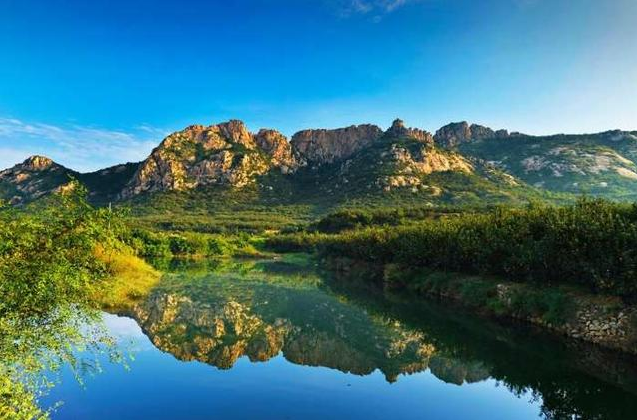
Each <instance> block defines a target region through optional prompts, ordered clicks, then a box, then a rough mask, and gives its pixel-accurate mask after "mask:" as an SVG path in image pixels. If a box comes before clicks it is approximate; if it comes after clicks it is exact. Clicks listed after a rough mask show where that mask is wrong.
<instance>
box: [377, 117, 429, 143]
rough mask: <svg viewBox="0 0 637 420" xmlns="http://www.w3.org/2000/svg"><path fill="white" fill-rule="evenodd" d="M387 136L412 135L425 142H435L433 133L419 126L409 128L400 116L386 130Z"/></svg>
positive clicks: (413, 137)
mask: <svg viewBox="0 0 637 420" xmlns="http://www.w3.org/2000/svg"><path fill="white" fill-rule="evenodd" d="M385 136H388V137H410V138H412V139H415V140H418V141H420V142H423V143H433V137H432V135H431V133H429V132H427V131H425V130H420V129H418V128H407V127H405V123H404V122H403V120H401V119H400V118H396V119H395V120H394V122H393V123H392V125H391V127H389V128H388V129H387V131H385Z"/></svg>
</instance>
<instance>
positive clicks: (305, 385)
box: [47, 258, 637, 419]
mask: <svg viewBox="0 0 637 420" xmlns="http://www.w3.org/2000/svg"><path fill="white" fill-rule="evenodd" d="M125 312H126V313H122V314H119V315H113V314H105V315H104V317H105V322H106V324H107V326H108V328H109V330H110V332H111V333H112V334H113V335H114V336H115V337H117V342H118V346H119V348H120V350H121V351H122V352H123V353H125V354H126V355H128V356H129V361H128V363H127V366H122V365H119V364H110V363H108V361H106V360H104V361H103V364H102V366H103V369H102V372H101V373H99V374H97V375H94V376H91V377H87V378H84V381H83V385H80V384H79V383H78V381H77V380H75V378H74V377H73V375H72V373H71V372H70V371H63V372H62V375H61V383H60V384H59V385H58V386H57V387H55V388H54V389H53V390H52V393H51V394H50V395H49V397H48V398H47V402H48V403H49V404H51V403H53V402H55V401H63V405H62V406H61V407H60V408H59V409H58V410H57V411H56V412H55V413H54V415H53V418H54V419H84V418H86V419H139V418H152V419H212V418H215V419H231V418H232V419H255V418H258V419H325V418H334V419H353V418H365V419H388V418H392V419H420V418H427V419H459V418H475V419H527V418H528V419H532V418H572V417H581V418H623V419H626V418H635V417H633V416H635V415H637V411H636V410H637V367H636V365H635V363H634V360H627V359H625V358H624V357H620V356H618V355H615V354H612V353H608V352H604V351H601V350H599V349H596V348H593V347H589V346H583V345H581V344H577V343H573V342H565V341H562V340H556V339H554V338H552V337H548V336H545V335H543V334H541V333H538V332H536V331H533V330H530V329H525V328H521V327H519V326H507V325H502V324H497V323H493V322H490V321H486V320H484V319H478V318H477V317H475V316H474V315H472V314H471V313H467V312H463V311H461V310H459V309H457V308H453V307H449V305H445V304H441V303H436V302H430V301H423V300H422V299H420V300H412V299H410V298H408V297H405V296H401V295H395V294H394V295H389V294H386V293H383V292H382V291H379V290H375V289H374V288H372V287H370V286H369V285H368V284H366V283H363V282H360V281H355V280H352V279H346V278H339V279H335V278H333V277H332V276H331V275H328V274H325V273H321V272H319V271H318V270H317V269H316V267H315V266H314V264H313V263H311V262H308V261H307V260H305V259H303V258H298V259H295V258H290V259H289V260H286V261H249V262H246V261H231V262H223V263H218V262H217V263H212V262H211V263H207V264H201V263H199V264H185V265H181V266H179V267H176V268H173V270H172V273H170V274H167V275H166V276H165V277H164V278H163V279H162V281H161V282H160V284H159V285H158V286H156V287H155V288H154V289H153V290H151V292H150V293H149V295H148V296H146V297H144V298H143V299H142V300H141V301H140V302H139V303H138V304H136V305H135V306H134V307H132V308H130V309H128V310H126V311H125Z"/></svg>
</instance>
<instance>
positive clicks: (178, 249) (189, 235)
mask: <svg viewBox="0 0 637 420" xmlns="http://www.w3.org/2000/svg"><path fill="white" fill-rule="evenodd" d="M122 241H123V242H124V243H126V244H128V245H129V246H130V247H131V248H132V249H133V250H134V251H135V252H136V254H137V255H139V256H140V257H143V258H153V259H156V258H171V257H192V256H199V257H229V256H258V255H261V253H260V252H259V251H257V249H256V248H255V246H254V245H255V243H256V242H257V241H258V240H257V239H256V238H254V237H251V236H250V235H248V234H247V233H237V234H234V235H228V234H226V235H223V234H208V233H199V232H179V233H177V232H163V231H153V230H148V229H143V228H133V229H130V230H128V231H125V232H124V233H123V235H122Z"/></svg>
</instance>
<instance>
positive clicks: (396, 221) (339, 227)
mask: <svg viewBox="0 0 637 420" xmlns="http://www.w3.org/2000/svg"><path fill="white" fill-rule="evenodd" d="M482 210H484V209H482ZM458 211H459V210H458V209H456V208H453V207H437V208H436V209H433V208H432V207H412V208H380V209H374V210H363V209H347V210H340V211H337V212H335V213H331V214H328V215H327V216H325V217H323V218H322V219H320V220H319V221H318V222H316V223H313V224H312V225H311V226H310V230H316V231H319V232H322V233H338V232H342V231H345V230H351V229H360V228H363V227H370V226H383V225H385V226H397V225H402V224H410V223H413V222H415V221H418V220H430V219H434V218H437V217H440V216H441V215H445V214H453V213H457V212H458ZM462 211H463V212H471V211H473V209H471V208H463V209H462Z"/></svg>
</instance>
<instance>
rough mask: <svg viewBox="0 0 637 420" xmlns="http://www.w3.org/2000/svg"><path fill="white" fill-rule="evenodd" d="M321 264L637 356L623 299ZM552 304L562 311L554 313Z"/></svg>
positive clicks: (635, 311) (632, 320)
mask: <svg viewBox="0 0 637 420" xmlns="http://www.w3.org/2000/svg"><path fill="white" fill-rule="evenodd" d="M322 265H324V267H325V268H327V269H328V270H329V271H330V272H332V273H333V274H335V275H336V277H337V279H339V280H344V279H346V278H348V277H351V276H355V277H361V276H364V277H365V281H368V282H369V281H372V282H374V283H376V284H377V285H379V286H381V287H382V288H384V289H386V290H396V291H402V292H407V293H414V294H415V295H416V296H422V297H425V298H436V299H439V300H440V301H452V302H453V303H454V304H458V305H460V306H462V307H466V308H469V309H471V310H473V311H474V312H475V313H476V314H478V315H480V316H488V317H495V318H500V319H508V320H513V321H516V322H521V323H526V324H531V325H533V326H535V327H539V328H541V329H543V330H546V331H548V332H551V333H553V334H555V335H560V336H563V337H567V338H569V339H573V340H577V341H582V342H586V343H590V344H595V345H598V346H601V347H604V348H607V349H611V350H615V351H620V352H622V353H627V354H631V355H637V306H634V305H628V304H626V303H623V302H622V301H621V299H619V298H618V297H614V296H606V295H595V294H591V293H585V292H582V291H580V290H573V289H567V288H564V287H552V288H547V287H544V288H538V287H535V286H534V285H529V284H528V283H515V282H510V281H504V280H501V279H496V278H489V277H481V276H469V275H464V274H459V273H443V272H439V271H434V270H427V269H422V268H411V267H405V266H401V265H399V264H372V263H368V262H365V261H359V260H353V259H349V258H346V257H327V258H324V259H322ZM551 300H553V301H554V302H556V303H555V304H552V302H551ZM544 301H546V302H548V303H545V302H544ZM553 306H556V307H558V308H559V311H560V313H554V312H555V309H554V308H553Z"/></svg>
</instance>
